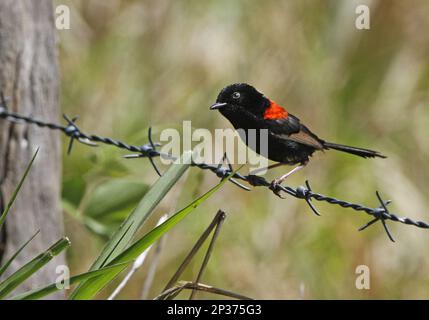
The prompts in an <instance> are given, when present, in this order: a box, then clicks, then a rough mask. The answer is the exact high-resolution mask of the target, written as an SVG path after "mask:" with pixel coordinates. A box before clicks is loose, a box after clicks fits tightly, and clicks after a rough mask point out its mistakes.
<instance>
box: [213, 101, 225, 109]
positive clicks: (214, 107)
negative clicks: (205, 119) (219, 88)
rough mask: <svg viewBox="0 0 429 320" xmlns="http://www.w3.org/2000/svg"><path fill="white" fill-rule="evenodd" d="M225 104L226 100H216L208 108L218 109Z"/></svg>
mask: <svg viewBox="0 0 429 320" xmlns="http://www.w3.org/2000/svg"><path fill="white" fill-rule="evenodd" d="M226 105H227V103H226V102H216V103H215V104H212V105H211V107H210V110H216V109H220V108H223V107H225V106H226Z"/></svg>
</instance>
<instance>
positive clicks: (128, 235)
mask: <svg viewBox="0 0 429 320" xmlns="http://www.w3.org/2000/svg"><path fill="white" fill-rule="evenodd" d="M191 159H192V153H191V152H185V153H184V154H183V156H182V157H181V158H180V159H179V161H176V162H175V163H174V164H173V165H171V166H170V168H169V169H168V170H167V171H166V172H165V173H164V174H163V176H162V177H160V178H159V179H158V180H157V181H156V182H155V184H154V185H153V186H152V188H151V189H150V190H149V191H148V192H147V193H146V194H145V196H144V197H143V199H142V200H141V201H140V203H139V204H138V206H137V207H136V208H135V209H134V211H133V212H131V214H130V215H129V216H128V218H127V219H126V220H125V221H124V222H123V223H122V224H121V226H120V227H119V228H118V230H117V231H116V232H115V234H114V235H113V236H112V238H111V239H110V241H109V242H108V243H107V244H106V246H105V247H104V249H103V251H102V252H101V254H100V255H99V257H98V258H97V260H96V261H95V262H94V264H93V265H92V266H91V269H90V270H97V269H99V268H101V267H103V266H105V265H107V264H108V263H109V262H111V261H112V260H113V259H115V258H116V257H117V256H118V255H119V254H120V253H121V252H122V251H123V250H124V249H125V248H126V247H127V246H128V244H129V243H130V241H131V240H132V238H133V237H134V235H135V234H136V233H137V231H138V230H139V228H140V226H141V225H142V224H143V223H144V222H145V221H146V220H147V219H148V218H149V216H150V215H151V213H152V211H153V210H154V209H155V207H156V206H157V205H158V203H159V202H160V201H161V200H162V199H163V198H164V197H165V196H166V194H167V193H168V191H169V190H170V189H171V188H172V187H173V185H174V184H175V183H176V182H177V180H179V178H180V177H181V176H182V175H183V174H184V173H185V171H186V170H187V169H188V168H189V165H190V163H191ZM86 283H87V281H85V282H84V283H81V284H80V285H79V287H78V288H76V289H75V290H74V291H73V292H72V294H71V295H70V297H71V298H78V297H87V296H93V294H92V290H89V289H87V286H86ZM84 286H85V288H83V287H84ZM86 291H91V293H90V294H87V293H86ZM96 292H98V290H96Z"/></svg>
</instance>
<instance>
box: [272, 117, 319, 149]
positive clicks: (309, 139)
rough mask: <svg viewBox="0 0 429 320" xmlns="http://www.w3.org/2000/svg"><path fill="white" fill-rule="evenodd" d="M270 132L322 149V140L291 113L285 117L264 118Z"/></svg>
mask: <svg viewBox="0 0 429 320" xmlns="http://www.w3.org/2000/svg"><path fill="white" fill-rule="evenodd" d="M264 122H265V124H266V125H265V126H264V127H266V128H267V129H269V131H270V134H272V135H275V136H277V137H279V138H282V139H285V140H290V141H294V142H297V143H301V144H304V145H307V146H310V147H313V148H315V149H320V150H321V149H324V147H323V143H324V141H323V140H322V139H320V138H319V137H317V136H316V135H315V134H314V133H312V132H311V131H310V130H309V129H308V128H307V127H306V126H304V125H303V124H301V123H300V121H299V119H298V118H297V117H295V116H293V115H291V114H289V115H288V117H287V118H283V119H275V120H264Z"/></svg>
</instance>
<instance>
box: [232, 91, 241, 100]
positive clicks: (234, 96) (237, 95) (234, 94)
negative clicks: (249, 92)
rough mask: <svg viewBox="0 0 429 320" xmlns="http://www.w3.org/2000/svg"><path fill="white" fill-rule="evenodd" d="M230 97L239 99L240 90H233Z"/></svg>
mask: <svg viewBox="0 0 429 320" xmlns="http://www.w3.org/2000/svg"><path fill="white" fill-rule="evenodd" d="M232 98H233V99H240V92H234V93H233V94H232Z"/></svg>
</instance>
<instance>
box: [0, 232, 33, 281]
mask: <svg viewBox="0 0 429 320" xmlns="http://www.w3.org/2000/svg"><path fill="white" fill-rule="evenodd" d="M39 232H40V230H39V231H37V232H36V233H35V234H34V235H33V236H32V237H31V238H30V239H28V240H27V242H26V243H24V244H23V245H22V246H21V248H19V249H18V250H17V251H16V252H15V253H14V254H13V255H12V257H10V259H9V260H8V261H7V262H6V263H5V264H4V265H2V266H1V268H0V276H1V275H2V274H3V273H4V272H5V271H6V270H7V268H8V267H9V266H10V264H11V263H12V262H13V260H15V258H16V257H17V256H18V255H19V254H20V253H21V251H22V250H24V248H25V247H26V246H27V245H28V244H29V243H30V242H31V240H33V239H34V238H35V237H36V236H37V235H38V234H39Z"/></svg>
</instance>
